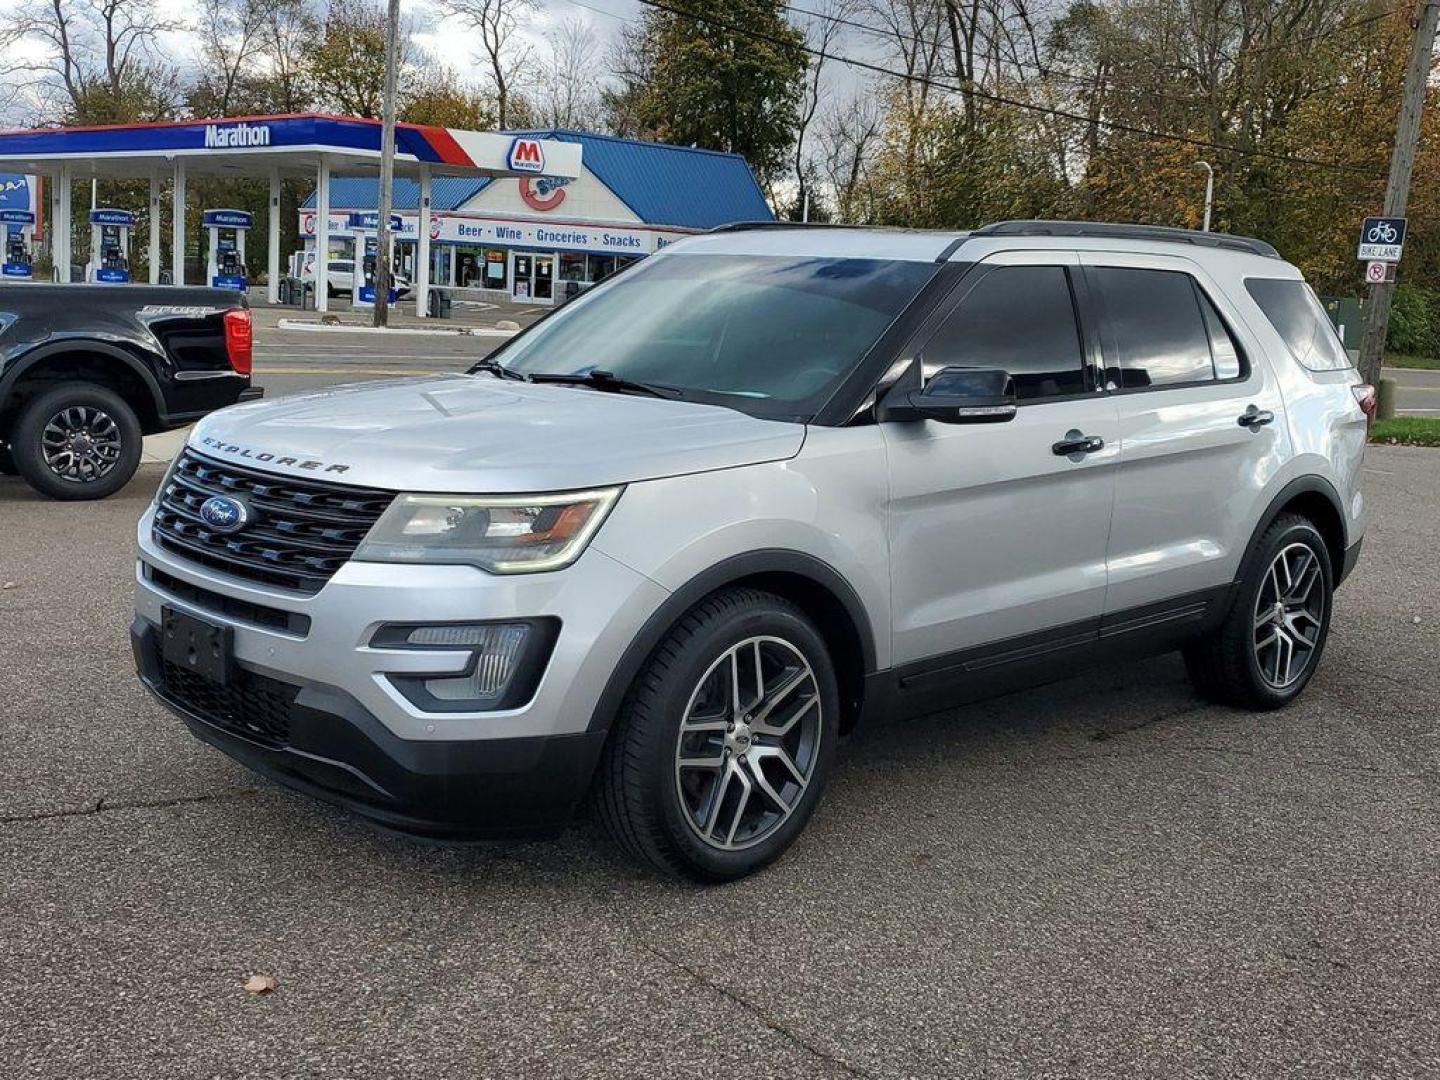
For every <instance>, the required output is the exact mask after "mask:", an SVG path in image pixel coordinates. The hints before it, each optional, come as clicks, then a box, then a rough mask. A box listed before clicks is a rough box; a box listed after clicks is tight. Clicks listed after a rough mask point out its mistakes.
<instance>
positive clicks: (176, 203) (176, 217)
mask: <svg viewBox="0 0 1440 1080" xmlns="http://www.w3.org/2000/svg"><path fill="white" fill-rule="evenodd" d="M170 280H171V281H172V282H173V283H174V284H176V285H184V284H185V159H184V158H179V157H177V158H176V159H175V188H174V190H173V191H172V192H171V193H170Z"/></svg>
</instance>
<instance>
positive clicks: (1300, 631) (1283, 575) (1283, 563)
mask: <svg viewBox="0 0 1440 1080" xmlns="http://www.w3.org/2000/svg"><path fill="white" fill-rule="evenodd" d="M1334 580H1335V579H1334V572H1333V570H1332V569H1331V566H1330V554H1329V549H1327V548H1326V546H1325V540H1324V538H1323V537H1322V536H1321V535H1320V533H1319V531H1318V530H1316V528H1315V526H1314V525H1313V524H1311V523H1310V522H1309V521H1308V520H1306V519H1305V518H1303V517H1300V516H1298V515H1296V514H1282V515H1281V516H1280V517H1278V518H1276V519H1275V522H1274V523H1273V524H1272V525H1271V526H1270V527H1269V528H1268V529H1266V530H1265V533H1264V535H1263V536H1261V537H1260V539H1259V541H1258V542H1257V543H1256V545H1255V547H1254V549H1253V550H1252V551H1251V553H1250V555H1249V556H1248V557H1247V559H1246V566H1245V570H1244V572H1243V574H1242V576H1241V581H1240V585H1239V586H1238V587H1237V589H1236V591H1235V597H1234V599H1233V601H1232V602H1231V607H1230V611H1229V613H1228V614H1227V615H1226V617H1225V621H1224V622H1223V623H1222V624H1221V625H1220V628H1219V629H1218V630H1216V631H1215V632H1214V633H1213V634H1212V635H1211V636H1210V637H1208V638H1206V639H1204V640H1202V641H1198V642H1196V643H1195V644H1193V645H1191V646H1190V647H1189V648H1187V649H1186V650H1185V667H1186V670H1187V671H1188V672H1189V675H1190V680H1191V682H1193V683H1194V684H1195V687H1196V689H1198V690H1199V691H1200V692H1201V693H1202V694H1204V695H1205V696H1206V697H1208V698H1210V699H1212V700H1214V701H1219V702H1222V703H1223V704H1227V705H1238V706H1240V707H1241V708H1246V709H1257V710H1263V709H1277V708H1279V707H1280V706H1282V705H1285V704H1288V703H1289V702H1291V701H1293V700H1294V699H1295V698H1296V697H1298V696H1299V695H1300V691H1302V690H1303V689H1305V684H1306V683H1308V682H1309V681H1310V677H1311V676H1312V675H1314V674H1315V668H1316V666H1317V665H1318V664H1319V663H1320V654H1321V653H1322V652H1323V651H1324V649H1325V640H1326V638H1327V636H1328V635H1329V632H1330V607H1331V596H1332V592H1333V589H1334Z"/></svg>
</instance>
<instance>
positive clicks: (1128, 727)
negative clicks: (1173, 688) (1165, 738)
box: [1090, 705, 1205, 742]
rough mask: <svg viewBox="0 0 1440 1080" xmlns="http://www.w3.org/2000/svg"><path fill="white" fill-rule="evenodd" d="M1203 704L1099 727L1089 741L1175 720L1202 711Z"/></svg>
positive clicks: (1101, 739) (1102, 739)
mask: <svg viewBox="0 0 1440 1080" xmlns="http://www.w3.org/2000/svg"><path fill="white" fill-rule="evenodd" d="M1204 710H1205V706H1204V705H1182V706H1181V707H1180V708H1178V709H1168V710H1166V711H1165V712H1162V713H1160V714H1158V715H1156V716H1152V717H1150V718H1149V719H1146V720H1137V721H1135V723H1133V724H1122V725H1121V726H1120V727H1114V728H1101V729H1100V730H1099V731H1096V732H1093V733H1092V734H1091V735H1090V741H1091V742H1105V741H1107V740H1109V739H1113V738H1115V737H1116V736H1117V735H1129V734H1131V733H1132V732H1136V731H1141V730H1143V729H1145V728H1147V727H1151V726H1152V725H1155V724H1159V723H1163V722H1164V721H1166V720H1175V719H1178V718H1179V717H1182V716H1189V715H1190V714H1192V713H1198V712H1203V711H1204Z"/></svg>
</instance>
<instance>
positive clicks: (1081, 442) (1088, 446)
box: [1050, 428, 1105, 457]
mask: <svg viewBox="0 0 1440 1080" xmlns="http://www.w3.org/2000/svg"><path fill="white" fill-rule="evenodd" d="M1050 449H1051V450H1052V451H1053V452H1054V453H1055V455H1056V456H1057V457H1069V456H1070V455H1071V454H1093V453H1095V451H1097V450H1103V449H1105V440H1104V439H1102V438H1100V436H1099V435H1086V434H1085V433H1084V432H1081V431H1077V430H1075V429H1074V428H1071V429H1070V430H1069V431H1067V432H1066V433H1065V437H1064V438H1063V439H1061V440H1060V441H1059V442H1057V443H1055V444H1053V445H1052V446H1051V447H1050Z"/></svg>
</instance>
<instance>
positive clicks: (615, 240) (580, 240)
mask: <svg viewBox="0 0 1440 1080" xmlns="http://www.w3.org/2000/svg"><path fill="white" fill-rule="evenodd" d="M352 217H354V218H360V217H366V218H368V219H369V221H370V224H369V226H368V227H369V228H374V221H375V220H376V218H377V215H376V214H375V212H374V211H370V212H369V213H368V214H354V215H352V214H346V213H332V214H331V215H330V233H331V235H332V236H333V235H335V234H336V233H339V232H345V231H347V230H350V229H352V228H355V226H353V225H351V223H350V222H351V219H352ZM397 217H398V219H399V222H400V224H399V226H398V227H396V228H395V232H396V234H397V235H398V236H399V237H400V238H401V239H413V238H414V237H415V236H416V235H417V233H418V229H419V217H418V216H417V215H414V214H399V215H397ZM300 233H301V235H302V236H314V235H315V212H314V211H313V210H306V211H302V212H301V214H300ZM686 235H687V234H685V233H679V232H665V233H662V232H656V231H655V230H653V229H630V228H626V227H625V226H623V225H614V226H603V225H551V224H549V223H547V222H543V221H520V220H513V219H512V220H508V221H495V220H490V219H488V218H478V217H459V216H457V215H450V214H444V215H441V214H436V215H433V216H432V217H431V219H430V238H431V239H432V240H433V241H435V242H436V243H438V244H461V245H473V246H475V247H480V246H481V245H484V244H500V245H503V246H505V247H521V248H539V249H541V250H549V251H587V252H596V253H600V254H611V255H649V254H650V253H651V252H654V251H659V250H660V249H661V248H663V247H665V246H666V245H667V244H672V243H674V242H675V241H676V240H681V239H684V237H685V236H686Z"/></svg>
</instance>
